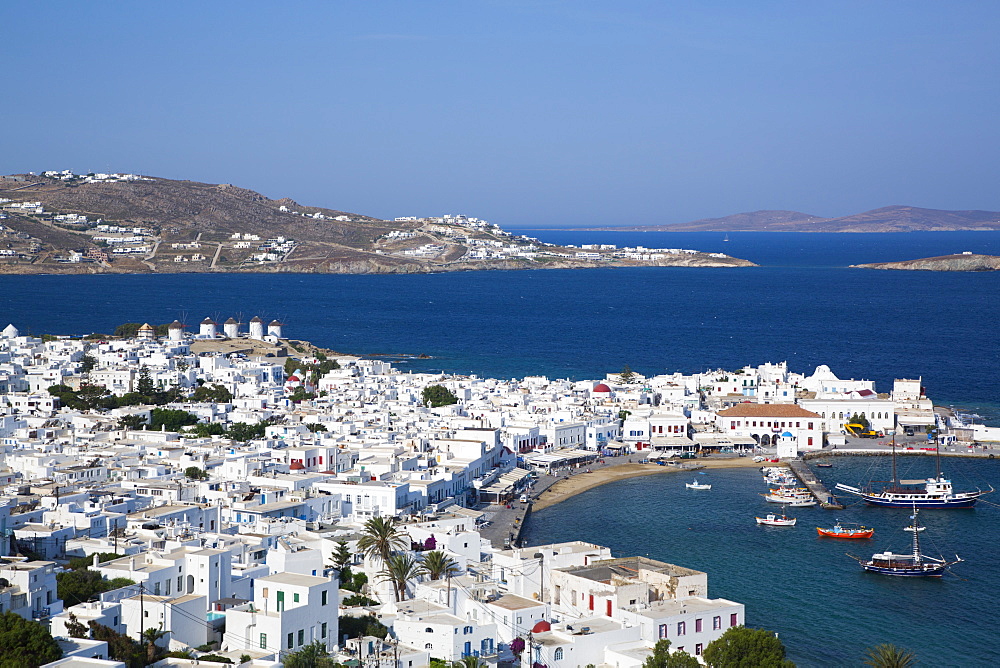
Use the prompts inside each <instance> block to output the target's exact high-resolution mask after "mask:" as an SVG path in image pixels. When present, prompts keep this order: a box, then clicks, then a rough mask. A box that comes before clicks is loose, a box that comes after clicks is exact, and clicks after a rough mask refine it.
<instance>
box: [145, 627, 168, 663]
mask: <svg viewBox="0 0 1000 668" xmlns="http://www.w3.org/2000/svg"><path fill="white" fill-rule="evenodd" d="M165 635H167V633H166V631H164V630H163V629H162V628H160V629H154V628H149V629H146V630H145V631H143V632H142V642H143V644H144V645H145V646H146V663H147V664H150V663H154V662H156V661H158V660H159V659H160V656H161V655H162V654H163V652H164V651H165V650H164V649H163V648H162V647H160V646H159V645H157V644H156V643H158V642H159V641H160V640H161V639H162V638H163V636H165Z"/></svg>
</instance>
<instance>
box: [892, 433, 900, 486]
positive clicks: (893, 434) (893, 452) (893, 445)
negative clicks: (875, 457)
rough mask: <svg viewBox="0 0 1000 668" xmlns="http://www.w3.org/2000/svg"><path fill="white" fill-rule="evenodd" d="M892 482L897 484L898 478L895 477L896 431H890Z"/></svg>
mask: <svg viewBox="0 0 1000 668" xmlns="http://www.w3.org/2000/svg"><path fill="white" fill-rule="evenodd" d="M892 484H893V485H895V486H899V479H898V478H897V477H896V432H895V431H893V432H892Z"/></svg>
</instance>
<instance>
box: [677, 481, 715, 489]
mask: <svg viewBox="0 0 1000 668" xmlns="http://www.w3.org/2000/svg"><path fill="white" fill-rule="evenodd" d="M684 486H685V487H687V488H688V489H712V486H711V485H704V484H702V483H700V482H698V481H697V480H695V481H694V482H686V483H684Z"/></svg>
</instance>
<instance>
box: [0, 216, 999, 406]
mask: <svg viewBox="0 0 1000 668" xmlns="http://www.w3.org/2000/svg"><path fill="white" fill-rule="evenodd" d="M527 233H528V234H530V235H532V236H538V237H540V238H541V239H543V240H545V241H551V242H555V243H576V244H580V243H615V244H617V245H619V246H623V245H635V244H642V245H645V246H647V247H650V248H655V247H680V248H695V249H699V250H707V251H720V252H725V253H728V254H730V255H733V256H736V257H743V258H746V259H749V260H752V261H754V262H756V263H758V264H760V265H761V266H760V267H752V268H740V269H688V268H661V267H648V268H630V269H581V270H537V271H488V272H467V273H447V274H425V275H417V276H336V275H317V274H239V275H237V274H172V275H160V276H155V275H136V276H119V275H97V276H0V321H3V324H0V327H2V326H4V325H5V324H6V323H7V322H12V323H14V324H15V325H17V326H18V327H19V328H20V329H21V330H22V331H25V332H33V333H36V334H41V333H65V334H84V333H89V332H93V331H98V332H106V333H107V332H110V331H113V330H114V328H115V326H117V325H118V324H120V323H122V322H146V321H148V322H150V323H153V324H157V323H166V322H170V321H172V320H174V319H175V318H177V319H179V320H181V321H182V322H185V323H186V324H187V325H188V326H189V327H197V323H198V322H200V321H201V320H202V319H203V318H205V317H211V318H214V319H216V320H220V321H221V320H225V319H227V318H229V317H231V316H232V317H236V318H237V319H239V320H242V321H243V322H246V321H248V320H249V319H250V318H251V317H253V316H254V315H260V316H261V317H264V318H265V319H268V320H270V319H272V318H277V319H278V320H281V321H282V322H284V323H286V327H285V333H286V335H288V336H291V337H293V338H301V339H308V340H311V341H314V342H315V343H317V344H320V345H324V346H327V347H329V348H333V349H335V350H338V351H341V352H345V353H354V354H362V355H384V356H387V357H388V358H389V359H399V360H400V364H401V366H402V368H404V369H413V370H415V371H446V372H452V373H462V374H470V373H472V374H478V375H479V376H493V377H500V378H512V377H522V376H525V375H536V374H537V375H547V376H550V377H559V378H566V377H568V378H574V379H581V378H601V377H603V376H604V375H605V374H606V373H609V372H610V373H616V372H618V371H620V370H621V369H622V367H623V366H624V365H626V364H628V365H629V366H630V367H631V368H632V369H633V370H636V371H638V372H640V373H644V374H657V373H672V372H674V371H682V372H685V373H692V372H696V371H701V370H706V369H716V368H737V367H742V366H743V365H745V364H754V365H756V364H762V363H764V362H769V361H770V362H780V361H783V360H786V361H787V362H788V364H789V367H790V368H791V369H792V370H794V371H800V372H805V373H811V372H812V371H813V369H814V368H815V367H816V366H817V365H819V364H827V365H829V366H830V367H831V369H833V371H834V373H836V374H837V375H838V376H840V377H841V378H868V379H873V380H875V381H876V387H877V389H879V390H881V391H889V390H891V389H892V380H893V379H894V378H915V377H921V378H923V381H924V385H925V386H926V387H927V391H928V393H929V395H930V396H931V397H932V398H933V399H934V400H935V401H937V402H938V403H942V404H951V405H954V406H956V407H959V408H964V409H968V410H970V411H972V412H975V413H977V414H979V415H981V416H983V418H984V419H985V420H987V421H990V422H992V423H996V424H1000V422H998V420H1000V399H998V394H1000V393H998V390H1000V380H998V378H1000V376H998V371H1000V345H998V343H1000V328H998V326H997V323H1000V297H998V294H1000V290H998V288H1000V272H989V273H938V272H885V271H872V270H862V269H848V268H847V265H849V264H856V263H863V262H874V261H888V260H900V259H911V258H918V257H927V256H931V255H940V254H944V253H952V252H962V251H964V250H969V251H974V252H979V253H991V254H998V255H1000V233H994V232H952V233H913V234H792V233H732V232H731V233H729V239H730V241H728V242H725V241H723V239H724V235H723V234H720V233H665V232H649V233H617V232H576V231H545V230H538V231H530V232H527ZM421 354H423V355H429V356H430V358H431V359H425V360H417V359H404V356H417V355H421Z"/></svg>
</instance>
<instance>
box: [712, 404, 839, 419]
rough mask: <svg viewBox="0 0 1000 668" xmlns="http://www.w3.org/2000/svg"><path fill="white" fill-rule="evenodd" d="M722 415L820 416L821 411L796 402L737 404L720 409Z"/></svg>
mask: <svg viewBox="0 0 1000 668" xmlns="http://www.w3.org/2000/svg"><path fill="white" fill-rule="evenodd" d="M718 415H719V416H720V417H756V418H761V417H765V418H766V417H776V418H796V417H803V418H818V417H820V415H819V413H813V412H812V411H807V410H806V409H804V408H802V407H801V406H796V405H795V404H736V405H735V406H733V407H732V408H727V409H725V410H722V411H719V412H718Z"/></svg>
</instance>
